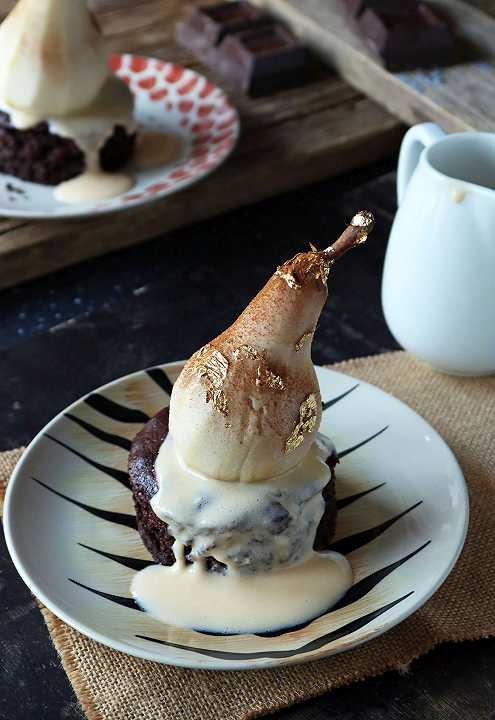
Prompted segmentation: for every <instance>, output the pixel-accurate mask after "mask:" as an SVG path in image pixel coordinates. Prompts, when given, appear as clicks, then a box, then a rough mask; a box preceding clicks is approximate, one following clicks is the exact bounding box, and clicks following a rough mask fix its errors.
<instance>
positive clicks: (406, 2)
mask: <svg viewBox="0 0 495 720" xmlns="http://www.w3.org/2000/svg"><path fill="white" fill-rule="evenodd" d="M345 4H346V7H347V10H348V11H349V12H351V13H352V14H353V16H354V17H355V18H356V19H357V22H358V25H359V28H360V30H361V32H362V34H363V36H364V37H365V38H366V39H367V40H368V43H369V44H370V45H371V46H372V47H373V48H374V49H375V50H376V51H377V52H378V53H379V54H380V55H381V57H382V58H383V60H384V62H385V66H386V67H387V69H389V70H392V71H400V70H407V69H414V68H418V67H431V66H441V65H447V64H450V63H452V62H455V60H456V59H457V55H458V48H457V44H456V41H455V38H454V36H453V34H452V33H451V31H450V29H449V27H448V25H447V23H446V22H445V21H444V20H443V18H441V17H440V16H439V15H438V14H437V13H436V11H434V10H433V9H432V8H431V7H429V6H427V5H425V3H422V2H418V1H417V0H401V2H397V1H396V0H361V2H354V1H353V0H346V1H345Z"/></svg>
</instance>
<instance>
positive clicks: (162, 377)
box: [4, 363, 468, 669]
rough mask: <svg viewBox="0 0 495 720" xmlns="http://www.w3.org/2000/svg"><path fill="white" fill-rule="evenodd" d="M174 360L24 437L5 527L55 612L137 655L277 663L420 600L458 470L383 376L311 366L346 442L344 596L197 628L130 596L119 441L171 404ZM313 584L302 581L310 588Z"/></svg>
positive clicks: (351, 637) (348, 639) (331, 426)
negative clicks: (227, 629)
mask: <svg viewBox="0 0 495 720" xmlns="http://www.w3.org/2000/svg"><path fill="white" fill-rule="evenodd" d="M181 368H182V363H172V364H168V365H163V366H162V367H161V368H153V369H151V370H147V371H142V372H137V373H134V374H133V375H128V376H127V377H124V378H122V379H120V380H116V381H115V382H113V383H110V384H109V385H105V386H104V387H102V388H100V389H99V390H98V391H96V392H95V393H92V394H91V395H89V396H87V397H86V398H83V399H81V400H78V401H77V402H76V403H74V404H73V405H71V407H70V408H68V410H67V411H65V412H63V413H61V414H60V415H58V416H57V417H56V418H55V419H54V420H52V422H51V423H49V424H48V425H47V427H46V428H45V429H44V430H42V432H41V433H39V435H38V436H37V437H36V438H35V439H34V440H33V442H32V443H31V445H30V446H29V448H28V449H27V450H26V452H25V454H24V455H23V457H22V460H21V461H20V463H19V465H18V466H17V468H16V471H15V473H14V475H13V477H12V480H11V482H10V483H9V486H8V491H7V498H6V504H5V516H4V524H5V533H6V538H7V544H8V547H9V550H10V553H11V555H12V559H13V561H14V563H15V565H16V567H17V569H18V571H19V573H20V574H21V576H22V578H23V580H24V581H25V582H26V584H27V585H28V586H29V587H30V589H31V590H32V592H33V593H34V594H35V595H37V597H38V598H39V599H40V600H41V601H42V602H43V603H44V604H45V605H46V606H47V607H48V608H50V610H52V611H53V612H54V613H55V614H56V615H58V616H59V617H60V618H62V620H65V621H66V622H67V623H69V624H70V625H72V626H73V627H75V628H77V629H78V630H80V631H81V632H82V633H85V634H86V635H89V636H90V637H92V638H94V639H95V640H98V641H100V642H102V643H104V644H106V645H109V646H110V647H113V648H116V649H117V650H122V651H123V652H126V653H129V654H131V655H136V656H138V657H142V658H147V659H150V660H156V661H158V662H164V663H169V664H175V665H183V666H188V667H198V668H216V669H234V668H235V669H243V668H261V667H273V666H277V665H284V664H289V663H297V662H302V661H306V660H313V659H315V658H320V657H323V656H325V655H332V654H334V653H337V652H341V651H343V650H348V649H350V648H353V647H356V645H359V644H360V643H363V642H365V641H368V640H371V639H372V638H374V637H376V636H377V635H380V634H381V633H383V632H385V631H386V630H388V629H390V628H391V627H393V626H394V625H396V624H397V623H399V622H400V621H401V620H403V619H404V618H406V617H407V616H408V615H410V614H411V613H412V612H414V611H415V610H416V609H417V608H418V607H420V606H421V605H422V604H423V603H424V602H425V601H426V600H427V599H428V598H429V597H430V595H431V594H432V593H433V592H435V590H436V589H437V588H438V587H439V585H440V584H441V583H442V582H443V581H444V580H445V578H446V577H447V575H448V574H449V572H450V571H451V569H452V567H453V565H454V563H455V561H456V560H457V557H458V555H459V553H460V550H461V548H462V545H463V543H464V538H465V535H466V530H467V523H468V498H467V492H466V486H465V483H464V479H463V476H462V472H461V470H460V468H459V465H458V464H457V462H456V460H455V458H454V456H453V454H452V452H451V451H450V450H449V448H448V447H447V446H446V444H445V443H444V442H443V440H442V439H441V438H440V436H439V435H438V434H437V433H436V432H435V431H434V430H433V429H432V428H431V427H430V426H429V425H428V424H427V423H426V422H425V421H424V420H423V419H422V418H421V417H419V416H418V415H417V414H416V413H414V412H413V411H412V410H410V409H409V408H408V407H406V406H405V405H403V404H402V403H401V402H399V401H398V400H396V399H395V398H393V397H391V396H390V395H387V394H386V393H384V392H382V391H381V390H379V389H377V388H375V387H373V386H372V385H368V384H367V383H364V382H360V383H358V382H357V381H356V380H354V379H353V378H350V377H347V376H346V375H343V374H341V373H338V372H334V371H332V370H326V369H323V368H317V373H318V379H319V382H320V387H321V393H322V397H323V399H324V400H325V401H326V404H327V409H326V410H325V412H324V415H323V422H322V428H321V429H322V432H324V433H326V434H328V435H330V436H331V437H332V438H333V439H334V441H335V443H336V445H337V449H338V450H339V452H340V454H341V463H340V464H339V465H338V467H337V497H338V499H339V505H340V511H339V516H338V524H337V534H336V547H337V549H339V550H340V551H341V552H344V553H345V554H346V555H347V556H348V558H349V560H350V562H351V565H352V567H353V571H354V579H355V584H354V586H353V589H352V590H351V596H350V597H348V598H347V602H344V603H343V606H342V607H341V608H340V609H338V610H334V611H331V612H328V613H326V614H324V615H322V616H320V617H319V618H317V619H315V620H313V621H311V622H309V623H307V624H306V625H305V626H304V627H302V628H299V629H296V630H292V631H286V632H281V633H279V634H278V635H276V636H270V637H266V636H264V637H263V636H257V635H238V636H215V635H206V634H202V633H199V632H196V631H194V630H190V629H187V628H180V627H172V626H167V625H164V624H161V623H159V622H158V621H156V620H154V619H153V618H151V617H149V616H148V615H146V614H145V613H144V612H141V611H140V610H138V609H136V607H135V605H134V601H133V600H132V598H131V597H130V592H129V586H130V582H131V578H132V576H133V573H134V572H135V571H136V568H139V567H140V566H142V564H143V562H144V563H146V562H149V561H150V556H149V554H148V553H147V551H146V550H145V548H144V546H143V545H142V543H141V540H140V537H139V535H138V533H137V532H136V530H135V529H134V526H135V519H134V512H133V503H132V497H131V493H130V491H129V489H128V487H127V482H128V478H127V473H126V467H127V447H128V445H129V440H130V439H131V438H132V437H133V436H134V435H135V434H136V433H137V432H138V431H139V430H140V428H141V427H142V425H143V422H145V421H146V419H147V417H149V416H152V415H154V414H155V413H156V412H157V411H158V410H160V409H161V408H162V407H163V406H165V405H167V404H168V398H169V392H170V390H171V387H172V383H173V382H174V381H175V379H176V378H177V375H178V374H179V372H180V370H181ZM308 592H311V588H308Z"/></svg>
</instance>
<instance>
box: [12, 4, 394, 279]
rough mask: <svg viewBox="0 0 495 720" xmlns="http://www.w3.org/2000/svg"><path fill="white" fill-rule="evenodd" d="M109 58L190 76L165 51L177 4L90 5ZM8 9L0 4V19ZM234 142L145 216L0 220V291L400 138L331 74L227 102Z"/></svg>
mask: <svg viewBox="0 0 495 720" xmlns="http://www.w3.org/2000/svg"><path fill="white" fill-rule="evenodd" d="M91 4H92V5H93V7H95V9H96V11H97V12H98V17H99V20H100V23H101V25H102V27H103V29H104V31H105V33H106V35H107V36H108V38H109V43H110V48H111V50H115V51H126V50H128V51H131V52H135V51H140V52H142V53H145V54H148V55H152V56H155V57H161V58H165V59H167V60H172V61H174V62H179V63H181V64H186V65H190V66H193V67H199V66H198V64H197V63H195V62H194V60H193V58H192V57H190V56H188V55H187V54H186V53H184V52H183V51H181V50H180V49H179V48H177V46H176V45H175V43H174V42H173V37H172V35H173V25H174V22H175V20H176V19H177V17H178V16H179V14H180V13H181V11H182V7H183V3H182V2H181V0H92V3H91ZM11 5H12V3H11V2H6V0H0V11H1V10H2V9H3V10H4V11H7V10H8V9H9V7H10V6H11ZM234 102H235V103H236V104H237V105H238V107H239V109H240V112H241V118H242V126H243V132H242V138H241V141H240V143H239V146H238V149H237V151H236V153H235V154H234V156H233V157H232V158H231V159H230V160H229V161H228V162H227V164H226V165H225V166H224V167H222V168H221V169H220V170H219V171H218V172H216V173H215V174H214V175H212V176H211V177H210V178H208V179H207V180H206V181H204V182H202V183H200V184H198V185H196V186H194V187H192V188H191V189H189V190H186V191H184V192H181V193H178V194H176V195H173V196H170V197H169V198H166V199H164V200H162V201H161V202H157V203H156V204H154V205H150V206H148V207H144V208H143V207H140V208H137V209H135V210H127V211H125V212H123V213H121V214H116V215H109V216H106V217H101V218H97V219H88V220H83V221H71V222H66V221H62V222H26V221H22V220H17V219H16V220H13V219H0V287H7V286H9V285H15V284H17V283H19V282H22V281H24V280H28V279H30V278H34V277H37V276H40V275H43V274H46V273H48V272H51V271H53V270H57V269H59V268H62V267H64V266H68V265H71V264H74V263H76V262H79V261H81V260H84V259H87V258H91V257H94V256H97V255H102V254H104V253H108V252H110V251H113V250H117V249H118V248H122V247H126V246H129V245H133V244H135V243H139V242H143V241H144V240H147V239H149V238H152V237H156V236H157V235H160V234H162V233H165V232H167V231H169V230H172V229H174V228H177V227H179V226H182V225H185V224H188V223H192V222H195V221H197V220H201V219H203V218H205V217H208V216H211V215H214V214H217V213H221V212H224V211H226V210H229V209H232V208H235V207H238V206H240V205H244V204H248V203H252V202H255V201H257V200H260V199H261V198H265V197H267V196H270V195H274V194H277V193H280V192H282V191H284V190H290V189H292V188H296V187H300V186H302V185H304V184H306V183H311V182H314V181H317V180H319V179H321V178H324V177H331V176H334V175H337V174H338V173H342V172H343V171H345V170H350V169H352V168H356V167H358V166H363V165H365V164H367V163H370V162H373V161H375V160H378V159H380V158H382V157H384V156H386V155H388V154H390V153H391V152H393V151H394V150H395V149H396V148H397V147H398V144H399V141H400V138H401V135H402V132H403V129H402V126H401V125H400V123H399V122H398V121H397V120H396V119H395V118H393V117H392V116H391V115H389V114H388V113H387V112H386V111H385V110H384V109H382V108H381V107H380V106H379V105H378V104H377V103H375V102H373V101H371V100H369V99H368V98H365V97H364V96H363V95H362V94H361V93H360V92H358V91H356V90H355V89H353V88H352V87H350V86H349V85H348V84H347V83H346V82H345V81H343V80H341V79H339V78H338V77H337V76H336V75H335V74H333V73H332V72H331V71H326V70H325V72H323V74H322V77H321V79H319V80H318V81H315V82H314V83H311V84H309V85H307V86H305V87H303V88H300V89H295V90H291V91H288V92H283V93H278V94H276V95H274V96H272V97H268V98H264V99H258V100H249V99H245V98H237V97H234Z"/></svg>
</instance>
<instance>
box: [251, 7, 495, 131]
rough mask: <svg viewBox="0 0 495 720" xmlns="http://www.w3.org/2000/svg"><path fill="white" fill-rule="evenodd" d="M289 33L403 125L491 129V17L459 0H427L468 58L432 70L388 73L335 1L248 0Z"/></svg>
mask: <svg viewBox="0 0 495 720" xmlns="http://www.w3.org/2000/svg"><path fill="white" fill-rule="evenodd" d="M256 2H258V4H259V5H262V6H263V7H266V8H267V9H268V10H270V11H271V12H273V13H275V14H277V15H278V16H279V17H280V18H281V19H282V20H284V21H285V22H287V23H288V24H289V25H290V26H291V27H292V28H293V29H294V31H295V32H296V33H297V34H298V35H299V36H300V37H301V38H302V39H303V40H304V41H305V42H306V43H307V44H308V45H310V46H311V47H313V48H314V50H315V51H317V52H318V53H319V54H320V55H321V56H322V57H323V58H324V59H325V60H327V61H328V62H330V63H331V64H332V65H333V66H334V67H335V68H336V69H337V70H338V72H339V74H340V75H341V76H342V77H343V78H345V79H346V80H347V81H348V82H349V83H350V84H351V85H353V86H354V87H356V88H358V89H359V90H361V91H362V92H364V93H366V94H367V95H369V96H370V97H372V98H373V99H374V100H377V101H378V102H380V103H381V104H382V105H384V106H385V107H386V108H387V109H388V110H389V111H390V112H392V113H393V114H394V115H396V116H397V117H400V118H401V119H402V120H403V121H404V122H406V123H408V124H414V123H416V122H419V121H424V120H433V121H434V122H438V123H439V124H440V125H441V126H442V127H443V128H444V129H445V130H447V131H449V132H456V131H462V130H482V131H487V132H493V131H495V91H494V84H493V78H494V76H495V64H494V62H493V61H494V58H495V45H494V43H493V38H494V37H495V19H493V18H491V17H490V16H489V15H487V14H485V13H484V12H482V11H481V10H480V9H478V8H476V7H473V6H471V5H469V4H468V3H466V2H463V1H462V0H433V2H431V4H432V5H433V6H438V7H439V9H440V10H443V11H445V13H446V14H447V15H448V17H449V19H450V22H451V23H452V24H453V26H454V29H455V32H456V34H457V35H459V37H461V38H463V39H464V41H465V42H466V45H469V46H470V48H471V50H470V52H469V53H468V54H469V56H471V55H472V56H473V59H472V60H471V59H470V60H466V61H465V62H460V63H458V64H456V65H453V66H451V67H446V68H442V69H437V70H435V71H434V72H433V71H430V72H428V71H426V72H425V71H414V72H402V73H391V72H389V71H387V70H386V68H384V67H383V64H382V62H381V60H380V58H379V57H378V56H377V55H376V53H374V52H373V51H372V50H371V49H370V48H368V46H367V45H366V43H364V42H363V40H362V38H361V36H360V34H359V33H358V32H357V28H356V26H354V25H353V22H352V21H351V20H349V18H348V17H347V16H346V15H345V13H344V12H343V10H342V4H341V1H340V0H305V1H304V3H301V2H299V0H256Z"/></svg>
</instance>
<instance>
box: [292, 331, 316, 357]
mask: <svg viewBox="0 0 495 720" xmlns="http://www.w3.org/2000/svg"><path fill="white" fill-rule="evenodd" d="M313 333H314V330H308V332H305V333H304V335H302V336H301V337H300V338H299V340H298V341H297V342H296V352H300V351H301V350H302V349H303V347H304V346H305V345H306V343H308V342H309V341H310V340H311V338H312V337H313Z"/></svg>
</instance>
